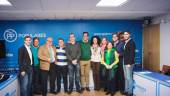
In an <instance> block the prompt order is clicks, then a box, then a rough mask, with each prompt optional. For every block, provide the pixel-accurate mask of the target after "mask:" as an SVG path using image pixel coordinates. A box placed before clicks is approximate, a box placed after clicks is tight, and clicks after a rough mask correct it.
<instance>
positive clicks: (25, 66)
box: [18, 36, 33, 96]
mask: <svg viewBox="0 0 170 96" xmlns="http://www.w3.org/2000/svg"><path fill="white" fill-rule="evenodd" d="M30 43H31V37H30V36H25V38H24V45H23V46H21V47H20V48H19V50H18V63H19V78H20V96H32V91H31V89H32V88H31V86H32V71H33V67H32V66H33V58H32V52H31V49H30Z"/></svg>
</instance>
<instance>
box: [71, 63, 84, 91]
mask: <svg viewBox="0 0 170 96" xmlns="http://www.w3.org/2000/svg"><path fill="white" fill-rule="evenodd" d="M68 72H69V73H68V74H69V91H73V86H74V85H73V84H74V82H75V85H76V90H77V91H79V90H81V88H80V64H76V65H73V64H69V65H68ZM74 77H75V78H74Z"/></svg>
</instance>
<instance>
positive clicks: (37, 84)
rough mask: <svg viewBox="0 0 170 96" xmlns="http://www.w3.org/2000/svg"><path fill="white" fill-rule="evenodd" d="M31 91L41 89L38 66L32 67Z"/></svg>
mask: <svg viewBox="0 0 170 96" xmlns="http://www.w3.org/2000/svg"><path fill="white" fill-rule="evenodd" d="M33 72H34V74H33V91H34V92H35V93H37V92H40V90H41V86H40V85H41V75H40V67H39V66H34V68H33Z"/></svg>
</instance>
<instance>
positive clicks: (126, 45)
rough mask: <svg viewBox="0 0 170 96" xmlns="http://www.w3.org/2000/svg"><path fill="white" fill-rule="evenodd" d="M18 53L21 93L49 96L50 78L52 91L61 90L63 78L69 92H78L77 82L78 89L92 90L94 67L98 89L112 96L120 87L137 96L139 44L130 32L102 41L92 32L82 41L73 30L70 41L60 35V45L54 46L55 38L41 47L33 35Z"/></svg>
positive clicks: (96, 87)
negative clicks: (134, 74)
mask: <svg viewBox="0 0 170 96" xmlns="http://www.w3.org/2000/svg"><path fill="white" fill-rule="evenodd" d="M18 52H19V53H18V62H19V69H20V71H19V78H20V92H21V94H20V95H21V96H32V95H33V93H36V94H42V96H47V93H48V79H49V83H50V84H49V85H50V93H52V94H58V93H59V92H60V90H61V83H62V81H63V84H64V92H66V93H68V94H71V93H72V92H73V91H74V82H75V90H76V92H78V93H82V92H83V91H84V90H87V91H90V90H91V88H89V73H90V70H91V69H92V73H93V81H94V90H96V91H99V90H100V89H101V88H103V89H104V91H106V95H109V94H110V95H111V96H113V95H114V94H115V92H116V91H118V90H119V91H121V93H122V94H126V95H127V96H133V78H132V71H133V66H134V63H135V62H134V58H135V43H134V41H133V39H131V38H130V33H129V32H121V33H117V34H115V33H114V34H112V41H111V42H110V41H108V40H107V38H102V41H101V40H100V38H99V37H98V36H93V37H92V38H91V40H89V33H88V32H83V37H82V41H81V42H76V37H75V35H74V34H73V33H70V34H69V41H68V43H67V44H65V43H64V39H63V38H58V46H53V38H51V37H48V38H47V40H46V43H45V44H44V45H42V46H39V38H37V37H34V38H33V43H32V44H31V37H30V36H26V37H25V38H24V45H23V46H21V47H20V48H19V50H18ZM56 81H57V82H56ZM56 83H57V86H56Z"/></svg>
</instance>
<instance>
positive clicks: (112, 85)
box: [105, 69, 116, 93]
mask: <svg viewBox="0 0 170 96" xmlns="http://www.w3.org/2000/svg"><path fill="white" fill-rule="evenodd" d="M109 70H110V69H109ZM109 70H108V69H106V77H105V78H106V84H107V91H108V92H110V93H115V92H116V80H115V79H116V78H115V76H114V77H113V78H111V79H110V78H109V76H110V74H109ZM115 73H116V72H115Z"/></svg>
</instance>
